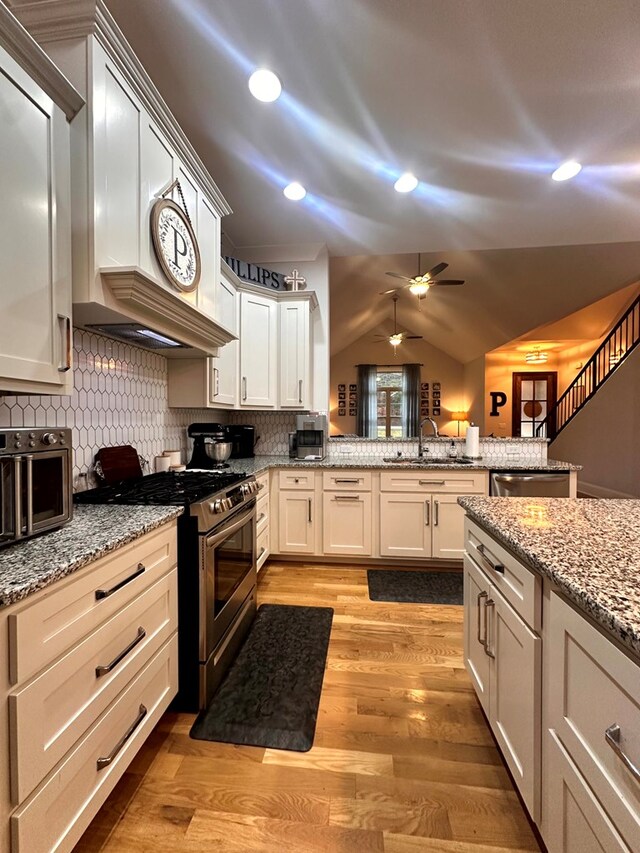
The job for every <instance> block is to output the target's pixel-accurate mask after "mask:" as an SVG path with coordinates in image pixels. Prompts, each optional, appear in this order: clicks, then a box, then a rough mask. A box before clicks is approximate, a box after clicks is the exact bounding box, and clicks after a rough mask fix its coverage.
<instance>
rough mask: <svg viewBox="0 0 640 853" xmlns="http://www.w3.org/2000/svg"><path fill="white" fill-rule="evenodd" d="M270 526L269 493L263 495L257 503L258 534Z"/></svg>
mask: <svg viewBox="0 0 640 853" xmlns="http://www.w3.org/2000/svg"><path fill="white" fill-rule="evenodd" d="M268 526H269V494H268V493H267V494H266V495H264V497H261V498H260V499H259V500H258V503H257V504H256V530H257V532H258V535H260V533H262V531H263V530H264V529H265V528H266V527H268Z"/></svg>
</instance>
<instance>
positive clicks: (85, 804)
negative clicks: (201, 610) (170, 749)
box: [11, 634, 178, 853]
mask: <svg viewBox="0 0 640 853" xmlns="http://www.w3.org/2000/svg"><path fill="white" fill-rule="evenodd" d="M177 660H178V640H177V635H176V634H174V635H173V636H172V637H171V639H170V640H169V641H168V643H166V644H165V645H164V646H162V648H161V649H160V650H159V651H158V652H157V653H156V654H155V655H154V657H153V658H152V659H151V661H149V663H148V664H147V665H146V666H145V667H144V669H143V670H142V672H140V674H139V675H138V676H137V677H136V678H135V680H134V681H132V682H131V683H130V684H129V686H128V687H127V688H126V689H125V690H124V691H123V692H122V693H121V694H120V695H119V696H118V698H117V699H116V701H115V702H114V703H113V704H112V705H111V706H110V707H109V709H108V711H107V712H106V713H105V714H104V715H103V716H102V717H101V718H100V720H99V721H98V722H97V723H96V724H95V725H94V726H93V727H92V728H91V729H90V730H89V731H88V732H87V733H86V735H85V736H84V737H83V738H82V740H81V741H80V742H79V743H78V744H77V746H76V747H75V748H74V749H73V751H72V752H71V753H70V754H69V755H68V756H67V758H66V759H65V760H64V761H63V762H62V763H61V764H59V765H58V766H57V768H56V770H55V772H53V773H52V774H51V775H50V776H49V777H48V779H47V780H46V781H45V782H44V783H43V784H42V785H41V786H40V787H39V788H37V789H36V791H35V792H34V793H33V794H32V795H31V796H30V797H29V799H28V800H27V801H26V802H25V803H23V805H22V806H20V808H18V809H17V810H16V811H15V812H14V813H13V815H12V816H11V851H12V853H50V851H51V850H56V851H58V853H63V851H70V850H71V849H72V848H73V846H74V844H75V843H76V842H77V841H78V839H79V838H80V836H81V835H82V833H83V832H84V830H85V829H86V828H87V826H88V825H89V823H90V822H91V820H92V818H93V817H94V816H95V814H96V812H97V811H98V809H99V808H100V806H101V805H102V804H103V802H104V801H105V799H106V798H107V796H108V795H109V793H110V792H111V790H112V789H113V788H114V787H115V785H116V783H117V781H118V779H119V778H120V777H121V776H122V774H123V773H124V771H125V770H126V768H127V766H128V764H129V763H130V761H131V759H132V758H133V756H134V755H135V754H136V752H137V751H138V749H139V748H140V747H141V745H142V744H143V743H144V741H145V740H146V738H147V737H148V736H149V734H150V733H151V730H152V729H153V727H154V726H155V725H156V723H157V722H158V720H159V719H160V717H161V716H162V714H163V713H164V711H165V710H166V708H167V707H168V705H169V703H170V701H171V699H172V698H173V696H175V694H176V692H177V689H178V669H177ZM136 723H137V725H136ZM134 726H135V728H134ZM127 734H128V737H127V738H126V740H124V738H125V736H126V735H127ZM119 745H120V749H119V751H117V752H116V750H117V747H118V746H119ZM111 756H113V760H112V761H111V762H110V763H109V764H107V765H106V766H104V767H103V768H102V769H98V762H99V759H108V758H109V757H111Z"/></svg>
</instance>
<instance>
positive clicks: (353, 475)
mask: <svg viewBox="0 0 640 853" xmlns="http://www.w3.org/2000/svg"><path fill="white" fill-rule="evenodd" d="M322 488H323V491H325V492H327V491H330V492H370V491H371V472H370V471H349V470H346V471H323V473H322Z"/></svg>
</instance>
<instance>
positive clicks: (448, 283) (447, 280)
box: [431, 278, 464, 287]
mask: <svg viewBox="0 0 640 853" xmlns="http://www.w3.org/2000/svg"><path fill="white" fill-rule="evenodd" d="M435 284H444V285H445V286H447V287H453V286H455V285H460V284H464V279H462V280H461V279H459V278H443V279H439V280H438V281H432V282H431V287H433V286H434V285H435Z"/></svg>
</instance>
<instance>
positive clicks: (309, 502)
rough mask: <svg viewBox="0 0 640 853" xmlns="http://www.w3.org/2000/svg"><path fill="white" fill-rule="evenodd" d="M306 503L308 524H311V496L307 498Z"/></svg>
mask: <svg viewBox="0 0 640 853" xmlns="http://www.w3.org/2000/svg"><path fill="white" fill-rule="evenodd" d="M307 503H308V504H309V524H311V498H309V499H308V501H307Z"/></svg>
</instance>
